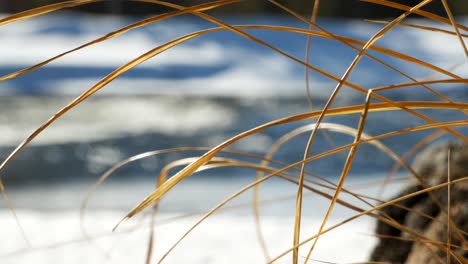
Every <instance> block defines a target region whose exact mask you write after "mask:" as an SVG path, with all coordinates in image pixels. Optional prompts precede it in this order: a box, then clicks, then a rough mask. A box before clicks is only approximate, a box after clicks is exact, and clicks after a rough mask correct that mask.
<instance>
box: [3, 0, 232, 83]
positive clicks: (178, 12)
mask: <svg viewBox="0 0 468 264" xmlns="http://www.w3.org/2000/svg"><path fill="white" fill-rule="evenodd" d="M135 1H136V0H135ZM239 1H240V0H222V1H216V2H211V3H208V4H201V5H196V6H191V7H187V8H180V10H176V11H173V12H169V13H165V14H161V15H157V16H153V17H150V18H146V19H143V20H140V21H138V22H135V23H132V24H130V25H128V26H125V27H123V28H121V29H118V30H116V31H114V32H110V33H108V34H106V35H104V36H102V37H100V38H97V39H94V40H92V41H90V42H87V43H85V44H83V45H81V46H79V47H76V48H74V49H71V50H68V51H66V52H63V53H61V54H58V55H56V56H54V57H52V58H50V59H47V60H45V61H43V62H40V63H38V64H36V65H33V66H31V67H28V68H25V69H22V70H19V71H16V72H13V73H10V74H7V75H4V76H1V77H0V81H6V80H9V79H12V78H15V77H18V76H21V75H23V74H26V73H29V72H31V71H34V70H37V69H39V68H41V67H43V66H45V65H47V64H49V63H51V62H53V61H56V60H58V59H60V58H62V57H64V56H66V55H68V54H70V53H73V52H76V51H78V50H81V49H84V48H86V47H89V46H92V45H95V44H97V43H100V42H103V41H106V40H109V39H112V38H115V37H118V36H120V35H122V34H124V33H126V32H128V31H130V30H133V29H137V28H140V27H144V26H147V25H149V24H152V23H155V22H158V21H162V20H165V19H169V18H172V17H175V16H179V15H182V14H186V13H191V12H194V11H206V10H210V9H214V8H217V7H219V6H223V5H228V4H232V3H235V2H239ZM145 2H152V3H158V4H163V3H165V2H162V1H156V0H147V1H145ZM166 5H167V4H166Z"/></svg>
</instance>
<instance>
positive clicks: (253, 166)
mask: <svg viewBox="0 0 468 264" xmlns="http://www.w3.org/2000/svg"><path fill="white" fill-rule="evenodd" d="M187 161H188V162H190V160H187ZM225 161H226V162H227V163H224V164H223V163H217V164H215V165H214V166H213V168H215V167H225V166H239V167H245V168H251V169H254V170H262V171H266V172H271V174H270V175H268V176H266V177H264V178H260V179H256V180H255V181H254V182H253V183H251V184H249V185H247V186H245V187H244V188H242V189H241V190H239V191H238V192H236V193H234V194H232V195H231V196H229V197H228V198H227V199H225V200H223V201H222V202H221V203H219V204H218V205H217V206H215V207H214V208H213V209H211V210H210V211H209V212H207V213H206V214H205V215H204V216H203V217H201V218H200V219H199V220H198V221H197V222H196V223H195V224H194V225H193V226H192V227H191V228H190V229H188V230H187V231H186V232H185V233H184V234H183V235H182V236H181V238H180V239H178V240H177V241H176V242H175V243H174V244H173V246H171V248H170V249H169V250H168V251H167V252H166V253H165V254H164V255H163V256H162V258H161V259H160V260H159V262H158V263H162V262H163V261H164V259H165V258H166V257H167V256H168V255H169V254H170V253H171V252H172V251H173V250H174V249H175V247H176V246H177V245H178V244H180V242H181V241H182V240H183V239H185V238H186V237H187V236H188V235H189V234H190V233H191V232H192V231H193V230H194V229H195V228H196V227H197V226H198V225H200V224H201V223H202V222H203V221H204V220H206V219H207V218H208V217H210V216H211V215H212V214H213V213H215V212H216V211H217V210H219V209H220V208H221V207H222V206H224V205H226V204H227V203H228V202H229V201H231V200H232V199H234V198H235V197H237V196H239V195H240V194H242V193H244V192H245V191H246V190H248V189H251V188H253V187H254V186H255V185H258V184H260V183H261V182H264V181H266V180H267V179H269V178H271V177H273V176H277V177H279V178H281V179H284V180H287V181H289V182H292V183H295V184H298V181H297V180H294V179H291V178H289V177H285V175H283V172H285V170H286V169H287V167H290V168H292V167H291V165H289V166H287V167H285V168H283V169H281V170H274V169H271V168H269V167H264V166H262V165H256V164H251V163H245V162H239V161H235V160H232V161H229V160H227V159H226V160H225ZM301 162H303V161H300V162H299V163H301ZM305 188H307V189H308V190H310V191H312V192H314V193H316V194H319V195H321V196H323V197H325V198H328V199H332V196H331V195H328V194H326V193H324V192H322V191H319V190H317V189H315V188H312V187H310V186H307V185H305ZM337 203H339V204H341V205H343V206H345V207H348V208H349V209H352V210H355V211H357V212H361V213H362V212H364V210H363V209H360V208H359V207H356V206H354V205H352V204H349V203H347V202H344V201H341V200H339V199H337ZM391 205H393V204H391ZM371 210H373V208H372V209H371ZM369 215H371V214H370V213H369ZM371 216H373V217H375V218H377V219H379V220H381V219H385V220H386V222H391V223H393V226H399V224H398V223H397V222H396V221H393V220H389V219H386V218H382V217H381V216H378V215H371ZM423 238H424V237H423ZM424 239H425V238H424ZM271 262H273V261H271ZM271 262H270V263H271Z"/></svg>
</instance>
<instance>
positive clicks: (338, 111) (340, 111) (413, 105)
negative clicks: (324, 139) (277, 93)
mask: <svg viewBox="0 0 468 264" xmlns="http://www.w3.org/2000/svg"><path fill="white" fill-rule="evenodd" d="M398 104H401V105H402V106H404V107H405V108H409V109H428V108H432V109H438V108H440V109H458V110H460V109H466V108H468V104H465V103H444V102H399V103H398ZM363 109H364V106H362V105H358V106H348V107H342V108H334V109H330V110H329V111H328V112H327V114H326V115H327V116H335V115H349V114H356V113H360V112H361V111H362V110H363ZM397 109H398V110H399V108H396V107H395V106H392V105H389V104H387V103H376V104H371V105H370V106H369V111H370V112H377V111H392V110H393V111H394V110H397ZM320 114H321V111H316V112H311V113H305V114H300V115H294V116H289V117H285V118H282V119H278V120H274V121H272V122H269V123H266V124H263V125H261V126H258V127H256V128H253V129H251V130H248V131H246V132H243V133H240V134H238V135H236V136H235V137H232V138H231V139H229V140H227V141H225V142H223V143H221V144H220V145H218V146H217V147H215V148H213V149H211V150H210V151H208V152H207V153H205V154H204V155H203V156H202V157H201V158H200V159H199V160H197V161H195V162H194V163H192V164H190V165H189V166H187V167H185V168H184V169H183V170H181V171H180V172H178V173H177V174H176V175H174V176H173V177H171V178H170V179H169V180H168V181H166V182H165V183H164V184H163V185H162V186H160V187H159V188H158V189H156V190H155V191H154V192H153V193H151V194H150V195H149V196H148V197H147V198H145V200H144V201H142V202H141V203H140V204H139V205H137V206H136V207H135V208H134V209H133V210H131V211H130V212H129V213H128V214H127V216H126V217H125V218H124V219H128V218H131V217H132V216H134V215H135V214H137V213H138V212H140V211H142V210H143V209H144V208H146V207H147V206H148V205H149V204H151V203H152V202H153V201H155V200H157V199H159V198H160V197H162V196H163V195H164V194H165V193H167V192H168V191H169V190H170V189H172V188H173V187H174V186H175V185H176V184H177V183H179V182H180V181H182V180H183V179H185V178H187V177H189V176H190V174H191V173H193V172H194V171H195V170H196V169H197V168H198V167H200V166H201V165H203V164H205V163H206V162H208V161H209V160H210V159H211V158H212V157H214V156H215V155H216V154H217V153H218V152H219V151H220V150H222V149H224V148H225V147H227V146H229V145H231V144H233V143H234V142H236V141H238V140H240V139H242V138H244V137H247V136H249V135H251V134H254V133H258V132H260V131H262V130H265V129H267V128H269V127H273V126H276V125H279V124H285V123H290V122H295V121H301V120H306V119H310V118H315V117H317V116H319V115H320ZM465 122H466V121H458V122H457V123H456V124H459V125H464V124H466V123H465ZM452 124H455V123H452ZM446 126H447V123H436V124H429V125H426V126H421V127H416V128H409V129H406V130H400V131H398V132H397V135H398V134H403V133H407V132H411V131H418V129H422V130H424V129H428V128H442V127H446ZM390 134H391V133H388V135H390Z"/></svg>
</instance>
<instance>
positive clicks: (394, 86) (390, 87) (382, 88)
mask: <svg viewBox="0 0 468 264" xmlns="http://www.w3.org/2000/svg"><path fill="white" fill-rule="evenodd" d="M467 83H468V79H455V80H454V79H439V80H428V81H418V82H411V83H399V84H398V83H397V84H390V85H386V86H380V87H376V88H373V89H372V90H374V91H375V92H381V91H386V90H393V89H398V88H405V87H411V86H417V85H427V84H467Z"/></svg>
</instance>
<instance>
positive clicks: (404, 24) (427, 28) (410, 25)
mask: <svg viewBox="0 0 468 264" xmlns="http://www.w3.org/2000/svg"><path fill="white" fill-rule="evenodd" d="M365 21H367V22H370V23H376V24H388V23H389V22H388V21H385V20H374V19H366V20H365ZM398 26H399V27H408V28H415V29H421V30H426V31H431V32H437V33H443V34H448V35H453V36H457V33H456V32H453V31H450V30H445V29H441V28H436V27H429V26H422V25H416V24H410V23H399V24H398ZM460 36H462V37H464V38H468V35H467V34H460Z"/></svg>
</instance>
